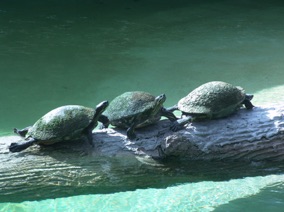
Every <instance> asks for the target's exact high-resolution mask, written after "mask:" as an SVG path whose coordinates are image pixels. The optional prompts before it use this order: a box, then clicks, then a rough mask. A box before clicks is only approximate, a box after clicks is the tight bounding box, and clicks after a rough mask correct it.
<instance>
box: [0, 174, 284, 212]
mask: <svg viewBox="0 0 284 212" xmlns="http://www.w3.org/2000/svg"><path fill="white" fill-rule="evenodd" d="M276 183H284V175H268V176H265V177H248V178H244V179H238V180H230V181H228V182H210V181H209V182H200V183H192V184H185V185H179V186H175V187H169V188H166V189H146V190H136V191H133V192H132V191H129V192H119V193H114V194H106V195H82V196H75V197H68V198H58V199H54V200H51V199H48V200H43V201H39V202H23V203H21V204H17V203H9V204H8V203H6V204H0V209H1V211H40V210H41V209H42V208H43V207H44V209H45V211H63V210H64V211H102V212H103V211H133V212H134V211H153V212H154V211H213V210H214V208H216V207H218V206H220V205H222V204H225V203H228V202H229V201H232V200H235V199H239V198H243V197H248V196H251V195H255V194H257V193H259V192H260V191H261V189H263V188H265V187H267V186H271V185H273V184H276Z"/></svg>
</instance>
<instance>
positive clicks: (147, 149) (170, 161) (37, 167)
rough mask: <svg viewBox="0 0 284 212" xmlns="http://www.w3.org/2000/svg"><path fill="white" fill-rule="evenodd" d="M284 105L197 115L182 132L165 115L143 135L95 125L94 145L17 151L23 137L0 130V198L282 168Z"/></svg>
mask: <svg viewBox="0 0 284 212" xmlns="http://www.w3.org/2000/svg"><path fill="white" fill-rule="evenodd" d="M283 109H284V108H283V107H282V106H266V107H257V108H254V109H253V110H251V111H249V110H245V109H241V110H240V111H238V112H237V113H236V114H234V115H233V116H231V117H228V118H225V119H219V120H211V121H203V122H196V123H191V124H189V125H188V126H187V128H186V129H184V130H181V131H179V132H175V133H173V132H171V131H170V130H169V126H170V122H169V121H167V120H163V121H161V122H159V123H158V124H157V125H152V126H150V127H147V128H144V129H140V130H137V136H138V137H139V139H138V140H136V141H130V140H128V139H127V138H126V134H125V130H114V129H104V130H96V131H95V132H94V134H93V138H94V139H93V143H94V147H93V148H91V147H90V146H89V145H88V143H86V142H83V141H74V142H71V143H59V144H56V145H53V146H48V147H39V146H36V145H35V146H33V147H31V148H28V149H26V150H25V151H23V152H20V153H10V152H9V150H8V146H9V145H10V143H11V142H17V141H19V140H20V139H21V138H19V137H18V136H6V137H0V161H1V165H0V188H1V192H0V200H1V202H21V201H24V200H41V199H46V198H57V197H65V196H72V195H80V194H94V193H96V194H98V193H100V194H101V193H110V192H118V191H128V190H135V189H138V188H149V187H152V188H153V187H154V188H164V187H167V186H172V185H176V184H179V183H186V182H198V181H205V180H213V181H219V180H229V179H233V178H242V177H246V176H259V175H267V174H275V173H283V170H284V166H283V165H282V164H281V162H282V161H283V157H284V145H283V141H282V140H283V126H284V125H283V124H284V120H283ZM153 158H154V159H153ZM197 161H198V162H197ZM208 161H210V163H208ZM244 161H247V163H244ZM264 161H265V163H264ZM270 161H274V163H270ZM277 161H278V162H279V163H278V162H277ZM268 162H269V163H268Z"/></svg>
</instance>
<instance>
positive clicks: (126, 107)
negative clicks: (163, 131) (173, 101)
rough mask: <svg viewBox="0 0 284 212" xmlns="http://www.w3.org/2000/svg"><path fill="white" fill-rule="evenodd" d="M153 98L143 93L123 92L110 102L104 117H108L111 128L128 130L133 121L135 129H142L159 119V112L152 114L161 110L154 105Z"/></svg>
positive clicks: (160, 106)
mask: <svg viewBox="0 0 284 212" xmlns="http://www.w3.org/2000/svg"><path fill="white" fill-rule="evenodd" d="M155 98H156V97H155V96H153V95H151V94H149V93H147V92H143V91H131V92H125V93H123V94H121V95H120V96H117V97H116V98H115V99H113V100H112V101H111V102H110V104H109V106H108V108H107V109H106V111H105V112H104V115H106V116H107V117H108V119H109V121H110V124H111V125H113V126H117V127H122V128H128V127H130V126H131V124H132V123H133V121H134V120H135V122H136V128H137V127H143V126H146V125H149V124H152V123H155V122H157V121H159V120H160V118H161V116H160V114H159V112H157V113H154V114H153V113H152V112H153V111H154V110H155V111H160V109H161V108H162V105H156V101H155ZM156 107H159V108H156ZM156 109H157V110H156Z"/></svg>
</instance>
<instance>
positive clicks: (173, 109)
mask: <svg viewBox="0 0 284 212" xmlns="http://www.w3.org/2000/svg"><path fill="white" fill-rule="evenodd" d="M165 110H167V111H169V112H174V111H175V110H178V106H177V105H174V106H172V107H168V108H167V109H165Z"/></svg>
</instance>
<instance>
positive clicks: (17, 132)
mask: <svg viewBox="0 0 284 212" xmlns="http://www.w3.org/2000/svg"><path fill="white" fill-rule="evenodd" d="M31 127H32V126H29V127H26V128H24V129H21V130H19V129H18V128H14V133H16V134H18V135H19V136H21V137H25V136H26V134H27V133H28V131H29V129H30V128H31Z"/></svg>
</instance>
